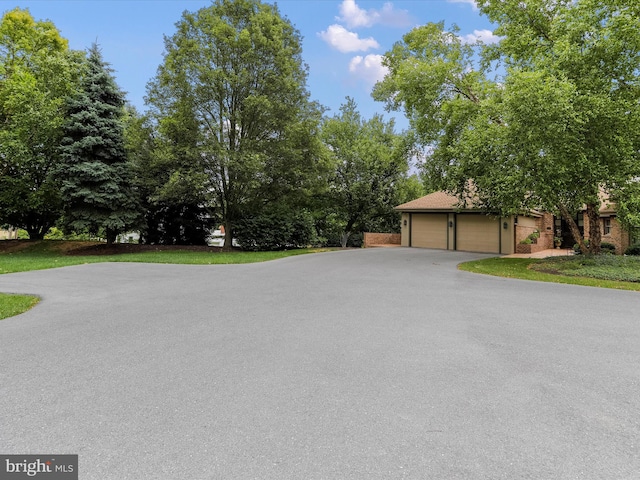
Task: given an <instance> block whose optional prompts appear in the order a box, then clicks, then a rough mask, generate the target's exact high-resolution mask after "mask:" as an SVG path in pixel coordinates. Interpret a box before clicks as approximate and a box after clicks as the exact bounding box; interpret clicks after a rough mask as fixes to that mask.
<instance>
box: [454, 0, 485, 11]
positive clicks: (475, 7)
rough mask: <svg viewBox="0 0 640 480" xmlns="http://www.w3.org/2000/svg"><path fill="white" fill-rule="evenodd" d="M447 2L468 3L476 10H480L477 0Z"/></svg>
mask: <svg viewBox="0 0 640 480" xmlns="http://www.w3.org/2000/svg"><path fill="white" fill-rule="evenodd" d="M447 2H449V3H468V4H469V5H471V6H472V7H473V9H474V10H477V9H478V4H477V3H476V0H447Z"/></svg>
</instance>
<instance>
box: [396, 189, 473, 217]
mask: <svg viewBox="0 0 640 480" xmlns="http://www.w3.org/2000/svg"><path fill="white" fill-rule="evenodd" d="M459 205H460V201H459V200H458V198H457V197H456V196H454V195H450V194H448V193H446V192H433V193H430V194H429V195H425V196H424V197H420V198H417V199H416V200H412V201H411V202H407V203H403V204H402V205H398V206H397V207H396V208H395V210H399V211H401V212H409V211H411V212H416V211H422V212H424V211H433V210H442V211H453V210H458V209H459Z"/></svg>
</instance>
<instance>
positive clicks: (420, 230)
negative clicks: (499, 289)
mask: <svg viewBox="0 0 640 480" xmlns="http://www.w3.org/2000/svg"><path fill="white" fill-rule="evenodd" d="M459 205H460V202H459V200H458V198H457V197H455V196H453V195H449V194H447V193H446V192H434V193H431V194H429V195H426V196H424V197H421V198H418V199H416V200H413V201H411V202H408V203H405V204H402V205H399V206H397V207H396V208H395V209H396V210H397V211H399V212H400V213H401V245H403V246H405V247H422V248H439V249H443V250H461V251H469V252H485V253H498V254H504V255H508V254H511V253H534V252H537V251H541V250H547V249H551V248H554V238H559V239H561V242H560V247H561V248H572V247H573V245H574V240H573V238H572V236H571V233H570V231H569V228H568V226H567V224H566V222H565V221H564V220H563V219H562V218H560V217H556V216H554V215H553V214H551V213H548V212H537V211H531V212H529V213H528V214H527V215H512V216H509V217H499V216H495V215H493V216H492V215H487V214H486V212H483V211H481V210H478V209H475V208H473V207H468V208H460V206H459ZM600 215H601V218H600V222H601V229H602V241H603V242H607V243H611V244H613V245H615V246H616V253H618V254H622V253H624V251H625V249H626V248H627V247H628V246H629V244H630V235H629V233H628V232H626V231H625V230H623V229H622V227H621V225H620V224H619V223H618V221H617V220H616V217H615V209H614V208H612V206H611V205H609V204H606V203H605V204H603V206H602V208H601V209H600ZM576 223H577V224H578V227H579V228H580V230H581V232H587V236H588V231H589V225H588V219H587V218H586V216H585V215H583V214H582V213H579V214H578V215H577V216H576ZM585 223H586V225H585ZM527 237H533V239H532V240H531V243H522V242H523V241H525V242H527V240H525V239H527ZM535 237H537V238H535Z"/></svg>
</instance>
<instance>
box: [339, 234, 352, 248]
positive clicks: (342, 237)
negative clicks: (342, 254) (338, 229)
mask: <svg viewBox="0 0 640 480" xmlns="http://www.w3.org/2000/svg"><path fill="white" fill-rule="evenodd" d="M350 236H351V232H344V233H342V235H340V246H341V247H342V248H347V243H348V242H349V237H350Z"/></svg>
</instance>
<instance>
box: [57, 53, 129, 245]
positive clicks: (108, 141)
mask: <svg viewBox="0 0 640 480" xmlns="http://www.w3.org/2000/svg"><path fill="white" fill-rule="evenodd" d="M80 86H81V88H80V90H79V91H78V92H77V93H76V94H75V95H73V96H72V97H70V98H69V99H68V100H67V105H66V107H67V109H66V111H67V118H66V120H65V122H64V124H63V129H64V134H65V137H64V138H63V140H62V148H61V151H62V156H63V161H62V165H61V166H60V168H59V169H58V172H57V173H58V176H59V178H60V179H61V183H62V189H61V191H62V197H63V200H64V203H65V211H64V223H65V226H66V228H67V229H69V230H75V231H85V230H87V231H88V232H89V233H91V234H97V233H98V231H99V230H100V229H104V230H105V232H106V237H107V242H109V243H110V242H112V241H113V240H115V237H116V235H117V234H118V233H120V232H125V231H127V230H129V229H131V228H133V227H135V226H137V224H138V223H139V206H138V202H137V198H136V193H135V191H134V189H133V185H132V172H131V165H130V163H129V162H128V159H127V155H126V150H125V139H124V130H123V129H124V124H123V116H124V95H123V93H122V92H121V91H120V90H119V88H118V86H117V85H116V83H115V80H114V78H113V76H112V75H111V73H110V69H109V67H108V64H106V63H105V62H104V61H103V60H102V55H101V53H100V51H99V49H98V46H97V45H95V44H94V45H93V46H92V47H91V49H90V50H89V56H88V59H87V62H86V68H85V69H84V72H83V76H82V79H81V85H80Z"/></svg>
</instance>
